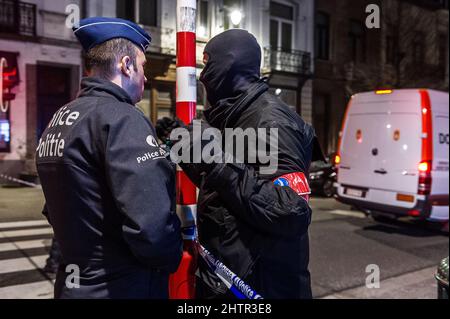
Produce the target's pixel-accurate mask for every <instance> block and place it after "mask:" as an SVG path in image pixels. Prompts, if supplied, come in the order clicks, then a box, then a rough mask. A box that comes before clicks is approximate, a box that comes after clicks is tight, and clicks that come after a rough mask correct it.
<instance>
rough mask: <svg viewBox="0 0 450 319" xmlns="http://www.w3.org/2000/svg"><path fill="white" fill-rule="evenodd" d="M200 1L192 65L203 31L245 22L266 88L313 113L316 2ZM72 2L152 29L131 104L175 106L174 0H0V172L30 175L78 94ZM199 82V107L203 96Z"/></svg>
mask: <svg viewBox="0 0 450 319" xmlns="http://www.w3.org/2000/svg"><path fill="white" fill-rule="evenodd" d="M197 2H198V3H197V5H198V10H197V11H198V12H197V20H198V22H197V67H198V70H197V74H198V75H199V74H200V72H201V70H202V67H203V65H202V58H203V54H202V53H203V49H204V46H205V45H206V43H207V41H208V40H209V39H210V38H212V37H213V36H215V35H217V34H218V33H220V32H223V31H224V30H227V29H230V28H243V29H246V30H248V31H249V32H251V33H252V34H254V35H255V36H256V38H257V39H258V42H259V43H260V44H261V46H262V51H263V52H262V54H263V57H264V58H263V62H262V65H261V70H262V72H263V74H264V76H267V77H268V78H269V83H270V87H271V91H272V92H273V93H275V94H276V95H278V96H279V97H280V98H281V99H282V100H284V101H285V102H286V103H287V104H288V105H289V106H290V107H292V108H293V109H295V110H296V111H297V112H299V113H301V114H302V116H303V117H304V118H305V119H306V120H307V121H309V122H311V121H312V75H313V72H314V70H313V64H312V59H311V57H312V56H313V49H314V39H313V37H314V1H313V0H276V1H270V0H198V1H197ZM69 5H75V6H76V8H78V10H79V14H80V17H81V18H84V17H92V16H104V17H120V18H124V19H128V20H131V21H135V22H137V23H138V24H140V25H142V26H143V27H144V28H145V29H146V30H147V31H149V32H150V33H151V34H152V38H153V42H152V45H151V46H150V48H149V49H148V51H147V53H146V54H147V59H148V60H149V62H150V63H148V64H147V65H148V66H147V69H146V75H147V78H148V79H149V82H148V83H147V85H146V88H145V92H144V99H143V100H142V101H141V102H140V103H139V105H138V106H139V107H140V109H141V110H142V111H143V112H144V113H145V114H146V116H148V118H149V119H150V120H152V121H153V122H156V120H157V119H159V118H162V117H164V116H168V117H171V116H174V114H175V102H176V83H175V80H176V0H62V1H53V0H25V2H21V1H15V0H0V58H1V57H4V58H5V60H7V65H8V67H5V71H4V75H5V76H4V77H3V78H4V79H5V81H4V82H6V80H11V82H10V84H11V85H9V87H8V88H6V89H5V90H4V96H7V94H10V95H9V96H11V94H13V95H15V98H14V99H13V100H12V101H10V102H5V103H4V104H5V105H2V108H1V110H0V136H1V140H0V174H1V173H3V174H7V175H11V176H15V177H17V176H19V177H20V176H21V177H22V178H26V177H27V176H28V175H35V174H36V170H35V166H34V151H35V149H36V145H37V141H38V139H39V137H40V135H41V134H42V132H43V130H44V127H45V126H46V125H47V123H48V122H49V120H50V119H51V117H52V115H53V113H54V112H55V111H56V110H57V109H58V108H59V107H61V106H62V105H63V104H65V103H67V102H68V101H70V100H71V99H73V98H75V97H76V93H77V91H78V86H79V81H80V78H81V77H82V74H83V57H82V50H81V46H80V45H79V44H78V43H77V41H76V38H75V37H74V36H73V34H72V30H71V29H70V28H69V27H68V26H67V25H66V20H67V17H68V14H69V13H70V12H72V13H73V11H70V9H68V6H69ZM66 11H67V12H66ZM14 70H15V71H14ZM13 71H14V72H16V74H15V75H14V76H11V75H10V74H11V72H13ZM7 76H8V77H7ZM198 84H199V85H198V89H197V91H198V94H197V95H198V110H199V116H201V112H202V110H203V109H204V108H205V107H207V103H208V102H207V99H206V95H205V92H204V89H203V87H202V85H201V84H200V83H198ZM0 182H1V181H0Z"/></svg>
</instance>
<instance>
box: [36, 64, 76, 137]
mask: <svg viewBox="0 0 450 319" xmlns="http://www.w3.org/2000/svg"><path fill="white" fill-rule="evenodd" d="M70 93H71V69H70V68H67V67H56V66H49V65H38V66H37V96H36V98H37V112H36V113H37V114H36V115H37V119H36V120H37V121H36V135H37V139H38V140H39V139H40V138H41V136H42V133H44V130H45V128H46V126H47V125H48V123H49V122H50V120H51V119H52V117H53V114H55V112H56V111H58V110H59V109H60V108H61V107H62V106H63V105H65V104H67V103H68V102H69V101H70V97H71V95H70Z"/></svg>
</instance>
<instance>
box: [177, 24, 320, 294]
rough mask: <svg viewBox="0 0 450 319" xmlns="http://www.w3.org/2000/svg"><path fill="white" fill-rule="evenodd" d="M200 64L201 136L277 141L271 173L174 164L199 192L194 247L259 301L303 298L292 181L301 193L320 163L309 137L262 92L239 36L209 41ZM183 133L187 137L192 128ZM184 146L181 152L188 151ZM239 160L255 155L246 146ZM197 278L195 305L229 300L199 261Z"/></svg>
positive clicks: (302, 257)
mask: <svg viewBox="0 0 450 319" xmlns="http://www.w3.org/2000/svg"><path fill="white" fill-rule="evenodd" d="M204 60H205V61H204V62H205V68H204V70H203V72H202V74H201V76H200V81H201V82H202V83H203V84H204V86H205V88H206V91H207V96H208V100H209V102H210V104H211V106H210V107H209V108H208V109H206V110H205V112H204V115H205V118H206V121H207V123H206V122H203V123H202V125H201V126H202V130H204V129H205V128H207V127H208V126H209V125H210V126H212V127H215V128H218V129H219V130H221V131H222V133H223V132H224V130H225V128H234V129H236V128H242V129H244V130H245V129H249V128H250V129H254V130H255V131H256V132H258V131H257V130H258V129H260V128H265V129H270V128H276V129H278V136H279V138H278V152H277V153H276V154H275V156H277V160H278V167H277V168H276V170H275V171H271V172H269V171H267V170H265V169H264V165H262V163H261V162H260V161H259V159H258V160H257V162H256V163H250V162H248V161H244V163H227V164H225V163H210V164H207V163H205V162H202V163H198V164H194V163H181V164H180V166H181V167H182V168H183V170H184V171H185V172H186V174H187V175H188V176H189V177H190V178H191V180H192V181H193V182H194V183H195V184H196V185H197V186H198V187H199V188H200V194H199V201H198V231H199V241H200V243H201V244H203V245H204V246H205V248H206V249H208V250H209V251H210V252H211V253H212V254H213V255H215V256H216V257H217V258H218V259H219V260H220V261H222V262H223V263H224V264H225V265H227V266H228V267H229V268H230V269H231V270H232V271H233V272H235V273H236V274H237V275H238V276H239V277H240V278H242V279H243V280H244V281H245V282H246V283H247V284H249V285H250V286H251V287H252V288H253V289H255V290H256V291H257V292H258V293H259V294H260V295H261V296H262V297H264V298H305V299H307V298H311V286H310V274H309V271H308V262H309V243H308V227H309V224H310V222H311V209H310V207H309V205H308V195H307V194H308V191H306V192H305V189H301V187H300V186H299V181H300V184H301V182H303V183H304V184H306V185H307V181H306V178H305V175H306V176H307V174H308V170H309V166H310V163H311V160H312V159H313V158H314V159H315V158H320V157H322V156H321V152H320V148H319V147H315V146H317V145H318V144H317V139H316V138H315V134H314V130H313V129H312V127H311V126H310V125H308V124H306V123H305V122H304V121H303V120H302V119H301V117H300V116H299V115H298V114H296V113H295V112H293V111H292V110H290V109H289V107H288V106H287V105H286V104H284V103H283V102H282V101H281V100H279V99H278V98H277V97H275V96H273V95H272V94H270V93H269V92H268V89H269V86H268V85H267V83H266V81H265V79H261V76H260V65H261V48H260V46H259V45H258V43H257V41H256V39H255V37H254V36H253V35H251V34H250V33H248V32H247V31H245V30H237V29H234V30H229V31H226V32H224V33H222V34H220V35H218V36H216V37H215V38H213V39H212V40H211V41H210V42H209V43H208V44H207V45H206V47H205V51H204ZM208 124H209V125H208ZM189 129H190V131H191V133H192V131H193V125H192V124H191V125H190V126H189ZM179 143H186V142H185V141H183V140H182V141H181V142H179ZM190 143H191V144H190V145H184V146H187V147H188V148H189V147H190V148H191V150H192V148H193V145H192V144H193V142H192V141H191V142H190ZM266 143H267V145H265V146H269V144H270V143H272V141H269V139H267V142H266ZM178 146H180V145H178ZM265 149H269V147H267V148H265ZM246 152H247V153H252V152H256V150H255V149H252V148H251V147H250V146H249V144H247V145H246ZM245 158H247V157H245ZM304 184H303V186H304ZM307 188H308V187H307ZM197 276H198V277H199V279H198V280H197V297H198V298H226V297H231V296H232V294H231V293H230V292H229V291H228V290H227V287H226V286H225V285H224V284H223V283H222V282H221V280H220V279H219V277H217V276H216V275H215V274H214V273H213V272H212V271H211V270H210V269H209V268H208V266H207V265H206V263H204V261H202V260H199V268H198V272H197Z"/></svg>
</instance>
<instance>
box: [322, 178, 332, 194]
mask: <svg viewBox="0 0 450 319" xmlns="http://www.w3.org/2000/svg"><path fill="white" fill-rule="evenodd" d="M323 194H324V195H325V197H333V195H334V186H333V181H332V180H331V179H327V180H326V181H325V183H324V184H323Z"/></svg>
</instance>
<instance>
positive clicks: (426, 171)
mask: <svg viewBox="0 0 450 319" xmlns="http://www.w3.org/2000/svg"><path fill="white" fill-rule="evenodd" d="M431 182H432V178H431V161H423V162H420V164H419V191H418V193H419V195H430V193H431Z"/></svg>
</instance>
